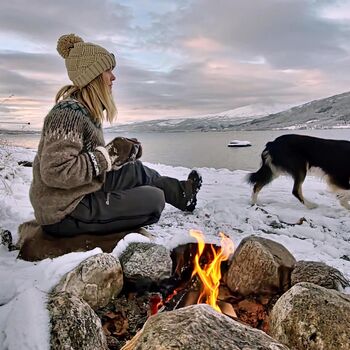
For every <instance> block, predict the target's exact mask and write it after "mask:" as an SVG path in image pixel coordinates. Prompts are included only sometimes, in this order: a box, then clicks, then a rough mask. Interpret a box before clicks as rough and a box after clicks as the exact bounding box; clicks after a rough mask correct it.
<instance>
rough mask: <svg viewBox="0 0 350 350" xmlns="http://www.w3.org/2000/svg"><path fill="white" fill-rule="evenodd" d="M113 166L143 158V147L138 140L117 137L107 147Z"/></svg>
mask: <svg viewBox="0 0 350 350" xmlns="http://www.w3.org/2000/svg"><path fill="white" fill-rule="evenodd" d="M106 150H107V152H108V154H109V156H110V158H111V162H112V166H121V165H123V164H125V163H128V162H133V161H135V160H136V159H139V158H140V157H141V156H142V146H141V143H140V142H139V141H138V140H137V139H129V138H126V137H116V138H115V139H113V140H112V141H111V142H110V143H108V144H107V145H106Z"/></svg>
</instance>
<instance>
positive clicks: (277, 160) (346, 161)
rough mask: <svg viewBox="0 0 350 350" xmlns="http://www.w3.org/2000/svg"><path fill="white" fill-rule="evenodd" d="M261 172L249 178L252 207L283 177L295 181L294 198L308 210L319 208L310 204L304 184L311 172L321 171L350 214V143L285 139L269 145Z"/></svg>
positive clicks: (315, 138)
mask: <svg viewBox="0 0 350 350" xmlns="http://www.w3.org/2000/svg"><path fill="white" fill-rule="evenodd" d="M261 159H262V164H261V168H260V169H259V170H258V171H257V172H255V173H251V174H249V175H248V178H247V180H248V182H249V183H250V184H252V185H254V187H253V193H252V199H251V200H252V204H255V203H256V201H257V198H258V193H259V192H260V191H261V189H262V188H263V187H264V186H265V185H267V184H268V183H270V182H271V181H272V180H273V179H275V178H276V177H277V176H278V175H280V174H281V173H285V174H289V175H291V176H292V178H293V180H294V185H293V191H292V193H293V195H294V196H295V197H296V198H297V199H298V200H299V201H300V202H301V203H303V204H304V205H305V206H306V207H307V208H310V209H312V208H316V207H317V205H316V204H314V203H312V202H309V201H307V200H306V199H305V198H304V196H303V192H302V184H303V182H304V180H305V177H306V174H307V172H308V170H310V169H311V168H318V169H319V170H321V174H322V175H324V176H325V179H326V181H327V183H328V185H329V186H330V188H331V190H332V191H333V192H335V193H336V195H337V198H338V200H339V202H340V204H341V205H342V206H343V207H344V208H346V209H349V210H350V205H349V200H350V183H349V180H350V142H349V141H341V140H328V139H321V138H318V137H312V136H304V135H293V134H292V135H282V136H280V137H277V138H276V139H275V140H274V141H272V142H268V143H267V144H266V146H265V149H264V150H263V152H262V154H261Z"/></svg>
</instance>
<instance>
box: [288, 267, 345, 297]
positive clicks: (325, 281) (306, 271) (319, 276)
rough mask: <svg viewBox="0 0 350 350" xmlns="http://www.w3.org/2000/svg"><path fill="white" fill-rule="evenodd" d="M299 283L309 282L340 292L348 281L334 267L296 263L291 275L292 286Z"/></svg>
mask: <svg viewBox="0 0 350 350" xmlns="http://www.w3.org/2000/svg"><path fill="white" fill-rule="evenodd" d="M299 282H310V283H314V284H317V285H319V286H321V287H325V288H328V289H335V290H337V291H339V292H342V291H343V290H344V288H345V287H349V286H350V283H349V281H348V280H347V279H346V278H345V277H344V275H343V274H342V273H341V272H340V271H339V270H337V269H336V268H334V267H331V266H328V265H327V264H325V263H322V262H316V261H298V262H297V263H296V264H295V267H294V270H293V272H292V275H291V283H292V286H294V285H295V284H297V283H299Z"/></svg>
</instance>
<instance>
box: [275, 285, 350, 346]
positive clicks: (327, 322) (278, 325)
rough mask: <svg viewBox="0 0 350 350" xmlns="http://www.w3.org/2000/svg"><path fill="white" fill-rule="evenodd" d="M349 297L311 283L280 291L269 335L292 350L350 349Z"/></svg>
mask: <svg viewBox="0 0 350 350" xmlns="http://www.w3.org/2000/svg"><path fill="white" fill-rule="evenodd" d="M349 330H350V296H349V295H346V294H342V293H339V292H337V291H335V290H332V289H326V288H323V287H320V286H317V285H316V284H312V283H306V282H303V283H298V284H296V285H295V286H293V287H292V288H291V289H290V290H289V291H288V292H286V293H285V294H283V295H282V296H281V297H280V298H279V299H278V301H277V303H276V304H275V305H274V307H273V309H272V312H271V314H270V334H271V336H272V337H274V338H275V339H277V340H279V341H280V342H281V343H284V344H286V345H287V346H289V347H290V348H291V349H298V350H349V349H350V333H349Z"/></svg>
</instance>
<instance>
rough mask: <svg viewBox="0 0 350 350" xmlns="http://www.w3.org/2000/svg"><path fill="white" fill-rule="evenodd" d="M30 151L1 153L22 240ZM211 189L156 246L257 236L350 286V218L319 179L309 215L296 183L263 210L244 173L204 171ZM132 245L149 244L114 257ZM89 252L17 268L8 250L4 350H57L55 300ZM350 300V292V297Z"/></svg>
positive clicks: (4, 211)
mask: <svg viewBox="0 0 350 350" xmlns="http://www.w3.org/2000/svg"><path fill="white" fill-rule="evenodd" d="M34 154H35V152H34V151H33V150H29V149H23V148H14V147H2V148H1V149H0V193H1V198H2V201H1V202H0V217H1V228H3V229H8V230H10V231H11V232H12V234H13V236H14V241H16V240H17V228H18V225H19V224H21V223H22V222H24V221H27V220H31V219H32V218H33V209H32V207H31V205H30V202H29V197H28V191H29V186H30V182H31V178H32V175H31V172H32V169H31V168H26V167H21V166H18V165H17V161H19V160H32V159H33V158H34ZM146 165H148V166H150V167H153V168H154V169H156V170H157V171H159V172H160V173H161V174H164V175H167V176H172V177H176V178H179V179H184V178H186V177H187V175H188V173H189V171H190V169H188V168H183V167H171V166H166V165H162V164H146ZM199 171H200V173H201V175H202V176H203V186H202V189H201V191H200V192H199V195H198V206H197V209H196V210H195V211H194V212H193V213H184V212H181V211H179V210H177V209H175V208H173V207H171V206H168V205H167V206H166V208H165V210H164V212H163V214H162V217H161V219H160V221H159V222H158V223H157V224H154V225H152V226H150V227H149V228H148V230H149V232H150V233H151V234H152V236H153V237H152V239H151V240H152V241H154V242H156V243H159V244H163V245H165V246H166V247H168V248H169V249H172V248H174V247H176V246H177V245H179V244H183V243H187V242H193V241H194V238H192V237H190V236H189V230H190V229H199V230H201V231H202V232H203V233H204V234H205V236H206V240H207V242H212V243H219V237H218V232H219V231H222V232H225V233H226V234H227V235H229V236H230V237H231V239H232V240H233V241H234V243H235V246H236V247H237V245H238V244H239V243H240V241H241V240H242V239H243V238H244V237H246V236H248V235H251V234H254V235H258V236H261V237H265V238H269V239H272V240H275V241H277V242H279V243H281V244H283V245H284V246H285V247H286V248H287V249H289V251H290V252H291V253H292V254H293V255H294V257H295V258H296V259H297V260H313V261H322V262H325V263H327V264H329V265H331V266H334V267H335V268H337V269H339V270H340V271H341V272H342V273H343V274H344V275H345V276H346V277H347V278H348V279H349V278H350V261H349V258H350V239H349V238H350V237H349V227H350V215H349V211H347V210H346V209H344V208H342V207H341V206H340V205H339V203H338V201H337V200H336V198H335V195H334V194H332V193H331V192H329V191H328V189H327V187H326V185H325V183H323V182H322V180H321V179H319V178H317V177H312V176H310V177H308V178H307V180H306V181H305V183H304V193H305V196H306V198H308V199H309V200H311V201H312V202H315V203H317V204H318V205H319V206H318V208H316V209H313V210H309V209H306V208H305V207H304V206H302V205H301V204H300V203H299V202H298V201H297V200H296V199H295V198H294V197H293V196H292V194H291V190H292V180H291V179H290V178H287V177H280V178H278V179H276V180H275V181H274V182H273V183H272V184H270V185H269V186H266V187H265V188H264V189H263V190H262V192H261V193H260V195H259V200H260V205H259V206H251V205H250V203H249V200H250V194H251V188H250V186H249V185H248V184H247V183H246V182H245V178H246V176H247V172H246V171H243V170H238V171H229V170H227V169H214V168H200V169H199ZM131 241H148V238H145V237H143V236H140V235H138V234H132V235H131V236H127V237H126V238H125V239H124V240H122V241H121V242H120V243H119V245H118V246H117V247H116V248H115V249H114V251H113V254H114V255H116V256H119V255H120V254H121V252H122V251H123V249H125V247H126V246H127V245H128V244H129V243H130V242H131ZM100 252H101V249H99V248H96V249H94V250H91V251H88V252H79V253H71V254H67V255H64V256H61V257H58V258H55V259H45V260H43V261H40V262H37V263H31V262H26V261H22V260H17V259H16V256H17V253H18V252H17V251H12V252H9V251H7V249H6V248H5V247H4V246H0V281H1V288H0V349H4V350H5V349H6V350H15V349H16V350H18V349H29V350H30V349H33V350H34V349H35V350H37V349H39V350H41V349H42V350H46V349H49V316H48V312H47V310H46V306H45V305H46V304H45V303H46V298H47V293H48V292H49V291H50V290H51V288H52V287H54V286H55V285H56V284H57V283H58V281H59V280H60V279H61V277H62V276H64V275H65V274H66V273H67V272H68V271H70V270H71V269H73V268H74V267H76V266H77V265H78V264H79V263H80V262H81V261H83V260H84V259H86V258H88V257H89V256H92V255H95V254H98V253H100ZM346 292H347V293H350V290H349V288H348V289H347V290H346Z"/></svg>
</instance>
